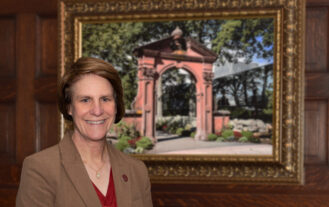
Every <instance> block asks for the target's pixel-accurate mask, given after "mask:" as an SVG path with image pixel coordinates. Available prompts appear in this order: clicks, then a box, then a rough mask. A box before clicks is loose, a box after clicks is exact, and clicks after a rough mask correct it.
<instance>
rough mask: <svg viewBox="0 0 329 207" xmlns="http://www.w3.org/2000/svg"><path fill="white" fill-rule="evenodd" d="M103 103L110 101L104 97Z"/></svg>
mask: <svg viewBox="0 0 329 207" xmlns="http://www.w3.org/2000/svg"><path fill="white" fill-rule="evenodd" d="M103 101H104V102H108V101H111V99H110V98H106V97H104V98H103Z"/></svg>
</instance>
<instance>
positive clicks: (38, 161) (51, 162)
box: [23, 145, 60, 172]
mask: <svg viewBox="0 0 329 207" xmlns="http://www.w3.org/2000/svg"><path fill="white" fill-rule="evenodd" d="M59 161H60V155H59V149H58V145H54V146H52V147H49V148H46V149H44V150H42V151H40V152H36V153H34V154H32V155H30V156H27V157H26V158H25V159H24V162H23V166H25V167H28V168H34V169H36V168H37V169H38V171H47V172H49V171H52V170H53V169H54V168H56V167H58V164H59V163H60V162H59Z"/></svg>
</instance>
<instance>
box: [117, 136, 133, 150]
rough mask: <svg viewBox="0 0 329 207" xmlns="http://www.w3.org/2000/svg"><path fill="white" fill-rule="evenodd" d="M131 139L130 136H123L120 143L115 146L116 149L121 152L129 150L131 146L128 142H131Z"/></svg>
mask: <svg viewBox="0 0 329 207" xmlns="http://www.w3.org/2000/svg"><path fill="white" fill-rule="evenodd" d="M130 139H131V138H130V137H128V136H122V137H121V138H120V139H119V141H118V142H117V143H116V144H115V147H116V148H117V149H118V150H120V151H123V150H124V149H126V148H128V147H129V146H130V145H129V143H128V140H130Z"/></svg>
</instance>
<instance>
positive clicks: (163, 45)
mask: <svg viewBox="0 0 329 207" xmlns="http://www.w3.org/2000/svg"><path fill="white" fill-rule="evenodd" d="M172 41H174V39H173V37H168V38H165V39H162V40H159V41H156V42H153V43H150V44H148V45H144V46H141V47H139V48H136V49H135V50H134V54H135V55H136V56H137V58H138V74H137V76H138V92H137V96H136V98H135V101H134V103H133V104H132V107H133V109H134V110H135V111H138V112H139V113H141V115H142V118H141V119H142V121H141V122H142V124H141V129H140V131H141V133H142V135H143V136H148V137H150V138H153V139H154V142H156V141H157V140H156V138H155V98H156V97H155V93H156V86H157V84H158V78H159V76H160V74H163V73H164V72H165V71H166V70H168V69H169V68H184V69H185V70H187V71H189V72H190V73H191V74H193V76H194V77H195V79H196V87H195V89H196V120H197V121H196V128H197V131H196V135H195V139H198V140H206V139H207V135H208V134H209V133H212V131H213V129H212V127H213V117H212V77H213V72H212V65H213V62H214V61H215V60H216V58H217V55H216V54H214V53H213V52H212V51H210V50H208V49H207V48H206V47H204V46H203V45H201V44H200V43H198V42H196V41H195V40H193V39H191V38H183V41H185V43H186V45H187V47H186V50H184V51H181V50H179V51H176V50H175V51H173V50H171V48H170V47H168V46H169V45H171V42H172Z"/></svg>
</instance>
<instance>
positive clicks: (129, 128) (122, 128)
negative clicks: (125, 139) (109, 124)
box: [114, 121, 140, 139]
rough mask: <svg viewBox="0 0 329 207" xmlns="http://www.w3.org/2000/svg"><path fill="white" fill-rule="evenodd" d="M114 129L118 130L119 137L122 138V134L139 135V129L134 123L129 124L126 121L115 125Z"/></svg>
mask: <svg viewBox="0 0 329 207" xmlns="http://www.w3.org/2000/svg"><path fill="white" fill-rule="evenodd" d="M114 131H115V132H116V134H117V136H118V138H119V139H120V138H121V137H122V136H129V137H139V136H140V134H139V131H137V129H136V127H135V126H134V125H128V124H126V123H125V122H124V121H120V122H119V123H118V124H116V125H115V129H114Z"/></svg>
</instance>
